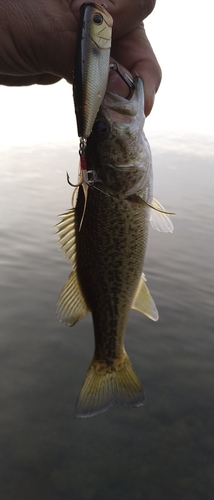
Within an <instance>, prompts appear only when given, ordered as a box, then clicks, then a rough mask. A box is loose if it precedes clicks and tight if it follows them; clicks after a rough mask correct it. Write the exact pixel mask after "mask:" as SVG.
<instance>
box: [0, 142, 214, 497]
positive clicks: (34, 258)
mask: <svg viewBox="0 0 214 500" xmlns="http://www.w3.org/2000/svg"><path fill="white" fill-rule="evenodd" d="M160 144H161V140H160V138H157V137H156V138H152V140H151V146H152V150H153V158H154V169H155V196H156V197H157V199H158V200H160V202H161V203H162V204H163V205H164V206H165V207H166V208H168V209H170V210H173V211H175V212H176V217H175V218H174V221H173V222H174V226H175V231H174V233H173V235H171V234H162V233H157V232H156V231H153V230H152V229H151V230H150V236H149V245H148V250H147V257H146V266H145V272H146V276H147V279H148V286H149V289H150V291H151V294H152V296H153V297H154V299H155V302H156V304H157V306H158V309H159V313H160V320H159V321H158V323H157V324H155V323H153V322H151V321H149V320H148V319H147V318H145V317H142V316H141V315H140V314H139V313H137V312H135V311H132V312H131V313H130V318H129V323H128V326H127V335H126V346H127V350H128V352H129V354H130V358H131V360H132V362H133V364H134V366H135V368H136V371H137V373H138V375H139V377H140V378H141V380H142V381H143V384H144V386H145V389H146V393H147V402H146V405H145V407H143V408H139V409H136V410H129V409H127V408H122V407H114V408H112V409H110V410H109V411H108V412H106V413H104V414H102V415H99V416H98V417H96V418H93V419H86V420H80V421H79V420H76V419H75V417H74V406H75V400H76V396H77V394H78V391H79V388H80V386H81V383H82V381H83V378H84V375H85V370H86V368H87V365H88V363H89V361H90V359H91V354H92V352H93V330H92V324H91V318H90V315H88V316H87V317H86V318H84V319H83V320H82V321H81V322H80V323H79V324H77V325H75V327H74V328H73V329H71V330H70V329H68V327H66V326H64V325H62V324H61V323H59V322H58V320H57V319H56V317H55V303H56V300H57V296H58V293H59V291H60V289H61V287H62V285H63V284H64V282H65V281H66V278H67V275H68V273H69V271H70V269H69V265H68V264H67V262H66V261H65V259H64V258H63V254H62V252H59V250H58V247H57V244H56V238H55V237H54V236H53V234H54V229H53V226H54V224H55V223H56V222H57V217H56V215H57V214H58V213H61V212H63V211H64V210H66V209H67V208H69V206H70V198H71V189H70V187H69V186H68V185H67V183H66V175H65V172H66V170H68V171H69V173H70V175H71V176H72V175H73V179H74V180H76V170H77V162H78V155H77V154H76V153H74V151H73V150H72V148H70V147H69V146H68V145H62V147H57V148H56V147H54V146H53V145H49V146H47V147H45V146H43V147H37V148H36V147H35V148H31V149H25V148H23V149H22V148H17V149H15V150H8V151H2V154H1V174H2V175H1V187H0V191H1V193H0V199H1V211H0V219H1V221H0V224H1V233H0V234H1V251H0V261H1V320H0V321H1V336H0V343H1V349H0V357H1V363H0V367H1V377H0V383H1V417H0V418H1V431H0V432H1V438H0V439H1V455H2V457H1V475H2V480H1V498H2V499H3V500H8V499H10V500H13V499H16V500H19V499H20V500H29V498H31V499H32V500H34V499H35V500H38V498H39V499H41V500H58V499H64V500H70V499H71V498H72V499H73V498H78V499H80V500H100V499H101V498H102V500H109V499H111V500H118V498H120V497H122V498H123V499H125V500H130V499H132V500H138V499H139V500H141V499H142V498H146V499H149V500H157V499H158V500H172V498H173V500H180V499H181V498H182V499H184V500H190V499H191V500H193V499H194V500H197V499H198V500H199V499H202V498H203V500H209V499H210V500H211V499H212V498H213V492H214V480H213V448H214V442H213V441H214V438H213V410H214V397H213V394H214V391H213V389H214V382H213V380H214V368H213V354H212V353H213V343H214V338H213V277H214V276H213V260H214V259H213V248H214V236H213V224H214V220H213V219H214V211H213V193H212V192H213V181H214V171H213V153H212V150H211V141H210V140H209V139H206V141H205V139H204V140H203V141H202V139H201V140H200V141H199V139H197V141H194V142H191V144H190V141H189V142H188V143H187V147H184V144H183V139H182V140H181V139H176V140H173V141H171V143H170V145H169V144H168V145H167V144H166V143H165V146H164V141H162V147H161V148H160Z"/></svg>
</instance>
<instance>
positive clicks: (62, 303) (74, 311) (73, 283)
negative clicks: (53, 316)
mask: <svg viewBox="0 0 214 500" xmlns="http://www.w3.org/2000/svg"><path fill="white" fill-rule="evenodd" d="M56 312H57V316H58V318H59V319H60V320H61V321H63V323H66V325H68V326H73V325H74V324H75V323H77V321H79V320H80V319H81V318H83V317H84V316H85V315H86V314H87V313H88V312H89V309H88V307H87V305H86V303H85V299H84V297H83V295H82V292H81V289H80V286H79V282H78V277H77V272H76V267H74V269H73V271H72V272H71V274H70V276H69V278H68V281H67V283H66V284H65V285H64V287H63V289H62V291H61V293H60V296H59V299H58V302H57V309H56Z"/></svg>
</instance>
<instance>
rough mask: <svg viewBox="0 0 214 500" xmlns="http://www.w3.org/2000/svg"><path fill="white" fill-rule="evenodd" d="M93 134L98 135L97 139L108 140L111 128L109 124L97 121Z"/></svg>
mask: <svg viewBox="0 0 214 500" xmlns="http://www.w3.org/2000/svg"><path fill="white" fill-rule="evenodd" d="M93 132H94V134H96V137H97V139H100V140H104V139H108V137H109V135H110V127H109V125H108V123H107V122H104V121H102V120H97V121H96V122H95V124H94V126H93Z"/></svg>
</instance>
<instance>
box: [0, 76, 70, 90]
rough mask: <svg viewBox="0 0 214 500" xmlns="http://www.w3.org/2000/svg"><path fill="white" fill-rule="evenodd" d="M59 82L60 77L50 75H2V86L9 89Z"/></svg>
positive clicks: (0, 82)
mask: <svg viewBox="0 0 214 500" xmlns="http://www.w3.org/2000/svg"><path fill="white" fill-rule="evenodd" d="M59 80H60V78H59V77H58V76H55V75H50V74H49V73H44V74H42V75H29V76H10V75H0V85H6V86H8V87H21V86H28V85H34V84H38V85H49V84H52V83H56V82H58V81H59Z"/></svg>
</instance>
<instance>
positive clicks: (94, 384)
mask: <svg viewBox="0 0 214 500" xmlns="http://www.w3.org/2000/svg"><path fill="white" fill-rule="evenodd" d="M144 402H145V394H144V390H143V387H142V385H141V383H140V381H139V379H138V377H137V375H136V374H135V372H134V370H133V368H132V365H131V362H130V360H129V358H128V356H127V354H126V353H124V359H123V363H122V367H121V365H120V367H118V369H117V368H116V367H115V366H113V365H112V366H107V365H105V366H104V365H103V363H102V364H101V363H99V362H98V361H96V360H95V359H94V358H93V359H92V361H91V363H90V365H89V368H88V371H87V373H86V377H85V381H84V383H83V386H82V389H81V391H80V393H79V396H78V399H77V404H76V416H77V417H83V418H84V417H93V416H94V415H97V414H98V413H102V412H104V411H106V410H107V409H108V408H109V407H110V406H112V405H113V404H114V403H118V404H121V405H125V406H129V407H137V406H141V405H143V404H144Z"/></svg>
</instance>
